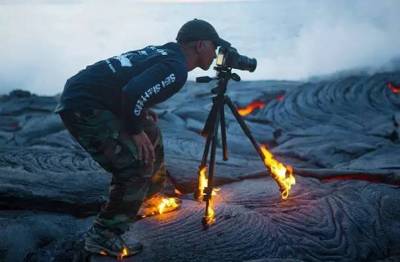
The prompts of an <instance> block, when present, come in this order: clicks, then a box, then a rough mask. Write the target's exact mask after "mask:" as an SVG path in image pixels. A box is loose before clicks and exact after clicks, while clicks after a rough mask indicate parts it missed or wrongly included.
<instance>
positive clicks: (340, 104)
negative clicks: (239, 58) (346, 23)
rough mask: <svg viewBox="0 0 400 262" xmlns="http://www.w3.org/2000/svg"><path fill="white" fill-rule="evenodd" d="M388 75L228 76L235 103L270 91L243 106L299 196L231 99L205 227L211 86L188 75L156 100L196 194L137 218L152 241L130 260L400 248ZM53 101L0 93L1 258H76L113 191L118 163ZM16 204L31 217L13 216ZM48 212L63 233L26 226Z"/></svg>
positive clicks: (306, 255)
mask: <svg viewBox="0 0 400 262" xmlns="http://www.w3.org/2000/svg"><path fill="white" fill-rule="evenodd" d="M388 83H394V84H396V85H398V84H399V83H400V72H390V73H379V74H375V75H362V74H359V75H357V76H350V77H343V78H339V77H338V78H335V79H333V80H320V81H314V82H309V83H302V82H289V81H255V82H242V83H230V84H229V88H228V94H229V95H230V97H231V99H232V101H233V102H234V103H235V104H236V105H238V106H241V107H243V106H245V105H246V104H247V103H249V102H251V101H255V100H258V101H263V102H265V103H266V106H265V107H264V108H262V109H257V110H255V111H254V112H253V113H251V114H250V115H248V116H246V117H244V119H245V120H246V122H247V123H248V126H249V127H250V129H251V130H252V132H253V134H254V136H255V137H256V139H257V140H258V141H259V142H260V143H264V144H266V145H267V146H268V147H269V148H270V149H271V151H272V152H273V153H274V155H275V156H276V158H277V159H278V160H279V161H282V162H283V163H285V164H290V165H293V167H294V170H295V175H296V177H297V184H296V185H295V186H294V187H293V191H292V193H291V194H290V196H289V199H288V200H286V201H282V200H280V196H279V191H278V188H277V186H276V184H275V182H274V181H272V180H271V179H270V178H269V176H268V172H267V171H266V170H265V168H264V167H263V164H262V162H261V161H260V158H259V156H257V154H256V152H255V150H254V148H253V147H252V145H251V143H250V142H249V141H248V139H247V138H246V137H245V135H244V134H243V133H242V130H241V129H240V127H239V126H238V124H237V123H236V122H235V119H234V118H233V116H232V115H231V114H230V113H229V111H228V109H227V110H226V121H227V123H226V124H227V136H228V150H229V161H226V162H225V161H222V157H221V156H222V153H221V148H220V146H221V145H220V143H221V142H220V141H219V147H218V149H217V167H216V170H217V172H216V177H215V183H216V185H218V186H220V187H221V191H220V193H219V198H218V201H217V209H216V212H217V224H216V225H214V226H213V227H211V228H210V229H209V230H208V231H203V230H202V229H201V224H200V219H201V216H202V213H203V207H204V206H203V205H201V204H198V203H196V202H194V201H192V200H190V197H191V192H193V190H194V188H195V187H196V183H197V181H196V180H197V169H198V165H199V164H200V160H201V157H202V153H203V147H204V143H205V139H204V138H203V137H202V136H200V134H199V133H200V131H201V129H202V127H203V124H204V121H205V120H206V118H207V114H208V112H209V110H210V108H211V96H210V93H209V89H210V87H212V85H211V84H209V85H196V84H194V83H191V82H189V83H187V85H186V86H185V88H183V89H182V90H181V92H179V93H178V94H177V95H176V96H174V97H173V98H172V99H170V100H168V101H166V102H165V103H163V104H160V105H158V106H157V107H156V108H155V110H156V111H157V112H158V113H159V117H160V122H159V125H160V127H161V129H162V132H163V139H164V147H165V154H166V155H165V158H166V165H167V167H168V170H169V173H170V176H171V181H173V182H174V183H175V186H176V187H177V188H178V189H179V190H180V191H182V192H183V193H189V194H188V195H187V196H185V198H186V199H187V200H185V201H184V205H183V208H182V209H181V210H180V211H178V212H175V213H171V214H165V215H162V216H159V217H154V218H146V219H143V220H141V221H139V222H138V223H136V224H135V225H133V227H132V228H131V230H130V231H129V232H127V237H129V236H130V235H135V236H138V237H139V238H140V239H141V240H142V241H143V242H144V244H145V246H146V248H145V250H144V252H143V253H142V254H140V255H138V256H135V257H133V258H131V259H130V260H127V261H132V260H133V259H134V260H135V261H152V260H157V261H187V260H193V261H206V260H219V261H244V260H248V261H282V260H283V261H285V260H287V261H296V260H298V259H300V260H306V261H320V260H341V259H342V258H343V257H346V258H348V259H349V260H351V261H358V260H371V259H372V260H380V259H386V258H387V259H389V258H393V259H396V258H398V257H399V256H400V253H399V252H398V250H400V248H399V246H398V245H397V243H399V242H400V241H399V239H398V236H399V235H400V231H399V226H398V225H399V223H400V222H399V221H400V220H399V217H400V215H399V214H398V212H399V210H400V205H399V203H400V202H399V199H398V192H399V184H400V182H399V181H400V164H399V163H400V152H399V148H400V144H399V143H400V142H399V135H400V132H399V130H400V129H399V126H400V117H399V112H400V94H399V93H395V92H392V91H391V90H390V89H389V88H388ZM56 102H57V98H56V97H41V96H36V95H33V94H30V93H29V92H26V91H13V92H11V93H10V94H9V95H5V96H2V97H0V145H1V146H0V181H1V183H0V208H1V209H2V210H3V211H2V212H3V213H2V215H1V216H0V217H4V218H2V220H1V221H3V222H2V223H3V224H2V231H1V232H2V234H3V235H1V236H2V237H3V239H6V240H7V241H0V260H2V259H3V260H5V261H11V260H10V258H12V257H13V256H16V260H15V261H20V260H22V259H23V257H26V259H27V261H57V260H59V261H68V260H69V259H72V255H73V253H74V252H75V251H74V250H72V249H73V247H75V246H76V243H78V242H79V241H77V240H78V239H82V236H81V235H80V234H79V232H80V233H82V232H84V231H85V230H86V228H87V227H88V226H89V224H90V221H91V219H93V217H92V215H94V214H95V213H96V212H97V211H98V209H99V207H100V206H101V204H102V203H103V202H104V200H105V199H106V197H107V190H108V184H109V181H110V174H107V173H106V172H105V171H104V170H102V169H101V168H100V167H99V165H97V164H96V163H95V162H94V161H93V160H92V159H90V157H89V155H88V154H87V153H85V152H84V151H83V150H82V148H81V147H80V146H79V145H78V144H77V143H76V142H75V141H74V139H73V138H72V137H71V136H70V135H69V134H68V132H67V131H66V130H65V129H64V127H63V124H62V122H61V120H60V119H59V117H58V115H56V114H54V113H52V110H53V109H54V107H55V105H56ZM255 178H258V179H255ZM15 210H21V211H15ZM15 212H17V213H18V212H19V213H18V214H21V215H18V216H16V217H24V216H25V215H24V214H29V215H27V216H28V217H29V219H28V220H26V221H25V220H24V219H22V218H21V219H20V218H18V219H16V220H15V221H14V222H13V220H12V219H11V218H12V216H14V214H16V213H15ZM45 212H50V213H45ZM44 214H46V215H44ZM10 216H11V218H10ZM88 216H89V217H88ZM82 217H88V218H87V219H82ZM42 219H48V220H49V221H69V222H65V224H64V222H51V223H57V227H55V228H56V230H55V231H57V232H58V233H53V232H47V233H46V234H45V233H38V234H36V233H35V234H34V233H27V232H30V231H29V230H26V228H32V230H36V229H35V228H36V227H39V228H41V229H40V230H39V229H38V231H35V232H42V231H41V230H42V228H43V227H42V226H41V225H39V224H40V223H39V221H41V220H42ZM88 221H89V222H88ZM38 223H39V224H38ZM71 223H72V224H73V225H74V226H71V227H70V225H71ZM67 227H70V228H67ZM13 232H17V234H20V235H21V237H14V236H12V234H13ZM18 232H21V233H18ZM60 232H61V233H60ZM63 232H64V233H65V237H63V234H64V233H63ZM21 239H24V241H23V244H20V243H22V242H21ZM43 239H44V240H43ZM78 246H79V245H78ZM15 254H18V255H15ZM104 260H105V261H107V258H104V257H102V258H100V257H96V258H92V261H104Z"/></svg>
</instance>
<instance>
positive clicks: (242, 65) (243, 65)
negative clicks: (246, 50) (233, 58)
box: [236, 55, 257, 72]
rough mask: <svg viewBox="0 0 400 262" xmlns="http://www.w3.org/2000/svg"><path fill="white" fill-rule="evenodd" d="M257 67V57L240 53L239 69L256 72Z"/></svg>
mask: <svg viewBox="0 0 400 262" xmlns="http://www.w3.org/2000/svg"><path fill="white" fill-rule="evenodd" d="M256 67H257V60H256V59H255V58H249V57H247V56H244V55H239V57H238V60H237V67H236V68H237V69H240V70H247V71H250V72H254V70H256Z"/></svg>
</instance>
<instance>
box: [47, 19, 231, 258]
mask: <svg viewBox="0 0 400 262" xmlns="http://www.w3.org/2000/svg"><path fill="white" fill-rule="evenodd" d="M176 40H177V42H176V43H175V42H170V43H167V44H164V45H162V46H148V47H145V48H143V49H140V50H136V51H130V52H127V53H124V54H122V55H120V56H115V57H111V58H108V59H106V60H102V61H99V62H97V63H95V64H93V65H89V66H88V67H86V68H85V69H83V70H81V71H80V72H79V73H77V74H76V75H75V76H73V77H71V78H70V79H68V81H67V82H66V84H65V87H64V91H63V93H62V95H61V97H60V101H59V104H58V106H57V108H56V110H55V112H57V113H59V114H60V116H61V118H62V120H63V122H64V125H65V127H66V128H67V129H68V131H69V132H70V133H71V135H72V136H73V137H74V138H75V139H76V140H77V141H78V142H79V144H80V145H81V146H82V147H83V148H84V149H85V150H86V151H87V152H88V153H89V154H90V155H91V157H92V158H93V159H94V160H95V161H96V162H97V163H99V164H100V166H101V167H102V168H104V169H105V170H107V171H108V172H110V173H111V174H112V181H111V186H110V190H109V199H108V201H107V203H106V204H105V205H104V206H103V207H102V209H101V211H100V213H99V214H98V216H97V217H96V219H95V221H94V224H93V226H92V227H91V228H90V229H89V231H88V232H87V235H86V238H85V250H86V251H88V252H91V253H96V254H107V255H112V256H119V255H120V254H121V252H122V250H123V248H127V249H128V250H127V251H128V254H127V255H128V256H129V255H134V254H136V253H138V252H140V251H141V249H142V244H141V243H140V242H139V241H137V242H135V243H129V245H127V244H126V243H125V242H124V240H123V239H122V237H121V234H122V233H123V232H125V231H126V230H127V229H128V227H129V223H132V222H134V221H135V217H136V215H137V213H138V210H139V208H140V207H141V205H142V203H143V201H144V200H146V199H150V198H151V197H152V196H154V195H155V194H156V193H158V192H159V191H160V190H161V189H162V187H163V182H164V181H165V176H166V169H165V165H164V153H163V143H162V138H161V132H160V130H159V128H158V127H157V116H156V114H155V113H154V112H153V111H151V110H149V109H148V108H149V107H151V106H153V105H155V104H157V103H160V102H163V101H165V100H166V99H168V98H170V97H171V96H172V95H174V94H175V93H176V92H178V91H179V90H180V89H181V88H182V87H183V85H184V84H185V82H186V79H187V74H188V72H189V71H191V70H193V69H194V68H196V67H200V68H202V69H203V70H207V69H209V67H210V65H211V64H212V62H213V60H214V58H215V57H216V48H217V47H218V46H229V43H228V42H226V41H224V40H222V39H221V38H220V37H219V36H218V34H217V32H216V31H215V29H214V28H213V26H212V25H211V24H209V23H208V22H206V21H203V20H198V19H194V20H191V21H189V22H187V23H185V24H184V25H183V26H182V27H181V29H180V30H179V32H178V35H177V37H176ZM178 203H180V202H178Z"/></svg>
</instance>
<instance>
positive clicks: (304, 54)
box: [0, 0, 400, 95]
mask: <svg viewBox="0 0 400 262" xmlns="http://www.w3.org/2000/svg"><path fill="white" fill-rule="evenodd" d="M398 10H400V1H396V0H386V1H373V0H369V1H365V0H356V1H344V0H343V1H340V0H339V1H312V0H303V1H284V2H277V1H235V2H229V3H227V2H226V1H216V0H213V1H203V2H199V1H198V0H197V1H189V0H187V1H183V0H179V1H166V0H162V1H160V2H157V1H152V2H150V3H149V2H143V1H134V0H121V1H118V2H113V3H111V2H109V1H105V0H103V1H99V0H98V1H94V0H74V1H60V0H59V1H21V0H20V1H11V0H10V1H1V0H0V39H2V41H0V57H1V58H2V59H1V61H2V62H1V63H0V94H5V93H8V92H9V91H11V90H13V89H17V88H20V89H26V90H29V91H31V92H33V93H36V94H40V95H54V94H56V93H60V92H61V91H62V88H63V85H64V83H65V81H66V79H68V78H69V77H70V76H72V75H73V74H75V73H76V72H78V71H79V70H81V69H82V68H84V67H85V66H86V65H88V64H91V63H94V62H96V61H98V60H101V59H104V58H107V57H111V56H114V55H118V54H120V53H122V52H126V51H129V50H134V49H137V48H141V47H143V46H146V45H149V44H162V43H165V42H168V41H173V40H174V39H175V36H176V32H177V30H178V29H179V27H180V26H181V25H182V24H183V23H184V22H186V21H187V20H190V19H193V18H195V17H197V18H202V19H205V20H208V21H210V22H211V23H212V24H213V25H214V26H215V27H216V29H217V31H218V32H219V34H220V35H221V36H222V37H223V38H225V39H227V40H229V41H230V42H231V43H232V44H233V45H234V46H235V47H237V49H238V50H239V52H240V53H241V54H244V55H247V56H250V57H255V58H257V60H258V67H257V70H256V71H255V72H254V73H247V72H240V74H241V76H242V79H245V80H253V79H288V80H297V79H306V78H308V77H310V76H315V75H321V74H331V73H334V72H337V71H342V70H349V69H355V68H365V67H369V68H372V69H379V68H380V67H381V66H382V65H383V64H385V63H387V62H388V61H389V60H391V59H393V58H396V57H399V56H400V49H399V48H398V47H399V46H400V34H399V26H398V24H399V18H398ZM205 74H213V72H204V71H201V70H197V69H196V70H194V71H193V72H191V73H190V74H189V79H194V77H196V76H199V75H205Z"/></svg>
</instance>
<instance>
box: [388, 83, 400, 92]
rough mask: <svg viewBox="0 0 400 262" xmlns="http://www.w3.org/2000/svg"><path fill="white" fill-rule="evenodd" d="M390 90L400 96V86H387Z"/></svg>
mask: <svg viewBox="0 0 400 262" xmlns="http://www.w3.org/2000/svg"><path fill="white" fill-rule="evenodd" d="M387 86H388V88H389V89H390V90H391V91H392V92H393V93H395V94H400V86H395V85H393V84H392V83H390V82H389V83H388V84H387Z"/></svg>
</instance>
